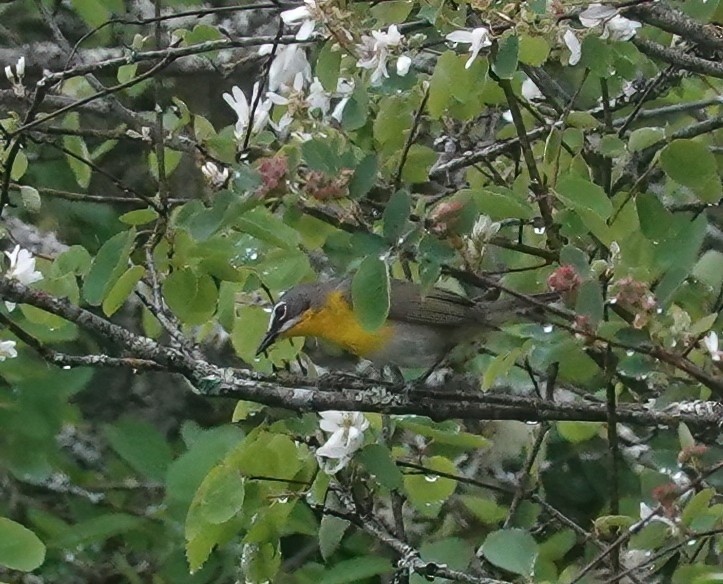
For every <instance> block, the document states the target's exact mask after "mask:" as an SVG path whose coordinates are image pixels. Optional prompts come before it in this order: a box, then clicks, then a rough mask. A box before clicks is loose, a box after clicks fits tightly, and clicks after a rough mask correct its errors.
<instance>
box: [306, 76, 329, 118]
mask: <svg viewBox="0 0 723 584" xmlns="http://www.w3.org/2000/svg"><path fill="white" fill-rule="evenodd" d="M306 103H307V105H308V106H309V111H314V110H319V111H320V112H321V115H322V116H325V115H326V114H327V113H328V111H329V108H330V107H331V94H330V93H329V92H328V91H326V90H325V89H324V86H323V85H322V84H321V81H319V78H318V77H314V80H313V81H312V82H311V85H309V95H307V96H306Z"/></svg>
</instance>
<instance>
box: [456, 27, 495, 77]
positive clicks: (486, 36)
mask: <svg viewBox="0 0 723 584" xmlns="http://www.w3.org/2000/svg"><path fill="white" fill-rule="evenodd" d="M445 38H446V39H447V40H448V41H451V42H453V43H463V44H469V45H470V47H469V52H470V53H472V54H471V55H470V57H469V59H467V63H465V66H464V68H465V69H469V68H470V67H471V66H472V62H473V61H474V60H475V59H476V58H477V55H479V52H480V51H481V50H482V49H483V48H484V47H489V46H490V45H491V44H492V39H491V38H490V31H489V30H488V29H486V28H485V27H484V26H480V27H479V28H475V29H474V30H472V31H469V30H455V31H454V32H450V33H449V34H448V35H447V36H446V37H445Z"/></svg>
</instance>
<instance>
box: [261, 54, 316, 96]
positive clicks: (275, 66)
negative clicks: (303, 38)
mask: <svg viewBox="0 0 723 584" xmlns="http://www.w3.org/2000/svg"><path fill="white" fill-rule="evenodd" d="M273 49H274V45H271V44H267V45H261V46H260V47H259V55H270V54H271V53H272V51H273ZM297 73H302V74H303V77H304V79H305V80H306V81H311V65H309V61H308V60H307V59H306V51H305V50H304V49H303V48H302V47H300V46H299V45H279V46H277V47H276V54H275V55H274V61H273V62H272V63H271V67H270V68H269V91H276V90H277V89H281V90H285V89H288V88H289V87H291V85H292V84H293V82H294V79H295V78H296V74H297Z"/></svg>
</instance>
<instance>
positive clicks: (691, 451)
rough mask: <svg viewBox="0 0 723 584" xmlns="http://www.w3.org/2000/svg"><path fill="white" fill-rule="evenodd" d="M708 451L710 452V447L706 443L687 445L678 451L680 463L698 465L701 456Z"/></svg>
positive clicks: (682, 464)
mask: <svg viewBox="0 0 723 584" xmlns="http://www.w3.org/2000/svg"><path fill="white" fill-rule="evenodd" d="M706 452H708V447H707V446H706V445H705V444H693V445H692V446H686V447H685V448H683V449H682V450H681V451H680V452H679V453H678V464H680V465H681V466H686V465H687V466H697V463H698V462H699V459H700V457H701V456H703V455H704V454H705V453H706Z"/></svg>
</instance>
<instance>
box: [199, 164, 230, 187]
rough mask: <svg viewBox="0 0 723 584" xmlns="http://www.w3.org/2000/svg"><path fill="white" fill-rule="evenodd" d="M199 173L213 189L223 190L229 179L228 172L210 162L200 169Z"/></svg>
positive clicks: (224, 168)
mask: <svg viewBox="0 0 723 584" xmlns="http://www.w3.org/2000/svg"><path fill="white" fill-rule="evenodd" d="M201 172H202V173H203V176H204V177H205V178H206V181H207V182H208V184H209V185H211V186H212V187H213V188H214V189H220V188H223V186H224V185H225V184H226V181H227V180H228V177H229V174H230V173H229V170H228V168H226V167H222V168H219V167H218V166H216V164H214V163H213V162H211V161H210V160H209V161H208V162H206V163H205V164H204V165H203V166H202V167H201Z"/></svg>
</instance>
